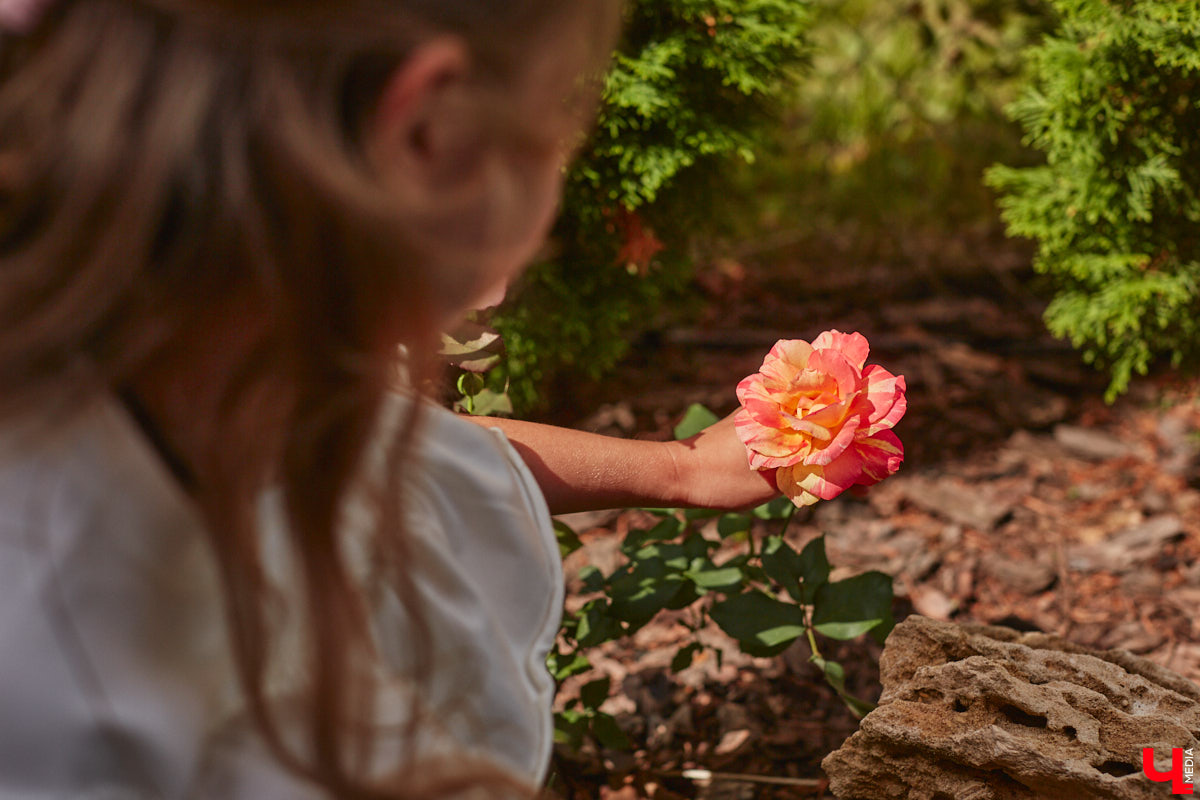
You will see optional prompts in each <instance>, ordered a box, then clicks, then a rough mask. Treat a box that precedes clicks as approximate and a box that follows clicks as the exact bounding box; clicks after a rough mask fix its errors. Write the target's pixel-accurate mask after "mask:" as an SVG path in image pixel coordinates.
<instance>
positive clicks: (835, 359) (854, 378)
mask: <svg viewBox="0 0 1200 800" xmlns="http://www.w3.org/2000/svg"><path fill="white" fill-rule="evenodd" d="M805 371H806V372H808V371H813V372H823V373H825V374H826V375H828V376H829V377H830V378H832V379H833V380H834V381H836V382H837V393H838V399H842V398H849V397H852V396H853V395H855V394H857V393H858V392H859V391H860V390H861V389H862V387H863V379H862V371H861V370H859V368H858V367H856V366H855V365H854V364H852V363H850V360H849V359H847V358H846V356H845V354H843V353H839V352H838V351H837V350H814V351H813V354H812V357H811V358H809V359H808V369H807V370H805Z"/></svg>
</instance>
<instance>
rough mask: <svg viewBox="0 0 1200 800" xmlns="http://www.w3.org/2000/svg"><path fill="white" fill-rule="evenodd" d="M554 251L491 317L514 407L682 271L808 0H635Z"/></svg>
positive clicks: (621, 333)
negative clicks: (504, 353) (504, 349)
mask: <svg viewBox="0 0 1200 800" xmlns="http://www.w3.org/2000/svg"><path fill="white" fill-rule="evenodd" d="M628 14H629V19H628V21H627V28H626V34H625V39H624V43H623V45H622V47H621V50H620V53H619V55H618V56H617V58H616V60H615V62H614V64H613V66H612V69H611V70H610V72H609V74H608V76H607V78H606V80H605V85H604V94H603V101H602V108H601V111H600V116H599V120H598V122H597V125H596V129H595V131H594V135H593V136H592V139H591V142H590V144H589V146H588V147H587V148H585V150H584V152H583V154H582V157H581V158H580V159H579V160H578V161H577V162H576V164H575V165H574V167H573V170H572V172H571V174H570V177H569V180H568V183H567V189H566V194H565V199H564V208H563V213H562V216H561V219H560V220H559V222H558V224H557V227H556V230H555V234H554V237H553V243H554V246H555V248H556V249H555V251H554V253H553V255H552V256H551V257H549V258H547V259H545V260H543V261H542V262H541V263H538V264H536V265H535V266H534V267H533V268H532V269H531V270H530V272H529V273H528V274H527V276H526V278H525V279H524V280H523V281H522V283H521V284H520V285H519V286H518V287H516V288H515V291H514V292H513V297H512V299H511V300H510V301H509V302H508V303H507V304H506V305H505V306H504V307H503V308H502V309H501V311H500V312H499V313H498V314H497V315H496V317H495V324H496V325H497V327H498V328H499V329H500V330H501V331H502V332H503V334H504V339H505V342H506V346H507V364H506V365H505V367H503V368H502V371H503V378H501V377H498V376H496V375H493V376H491V381H492V383H493V385H495V383H496V382H497V381H498V380H503V379H510V380H511V385H510V387H509V388H510V392H511V394H512V396H513V399H514V400H515V401H516V403H517V406H518V407H519V408H520V407H524V408H529V407H530V406H532V405H534V404H535V402H536V400H537V397H538V393H539V391H541V390H542V389H544V388H545V387H546V386H547V385H549V382H550V381H552V380H553V379H554V378H555V377H556V376H557V375H560V374H562V373H563V372H564V371H569V372H572V373H575V374H582V375H584V376H590V377H598V376H599V375H600V374H602V372H603V371H604V370H606V369H607V368H609V367H610V366H611V365H612V364H613V363H615V361H616V360H617V359H619V358H620V357H621V355H623V354H624V353H625V352H626V350H627V348H628V345H629V343H630V341H631V339H632V338H633V337H634V336H635V335H636V334H637V333H639V332H640V331H642V330H644V329H645V328H646V327H647V326H648V325H649V324H650V322H651V321H652V319H653V316H654V315H655V313H656V309H658V308H660V307H661V306H662V305H663V304H664V302H665V300H666V299H668V298H676V297H678V296H679V293H680V290H681V288H682V287H683V286H685V285H686V283H687V279H688V277H689V274H690V268H691V263H690V259H689V244H690V242H691V241H692V236H693V234H694V233H695V232H696V231H698V230H704V229H706V228H711V226H712V219H713V216H714V213H715V212H714V202H713V199H712V198H714V197H717V196H719V195H720V187H721V186H722V185H723V182H724V181H725V179H726V177H727V176H726V175H725V172H726V170H727V168H728V165H729V163H730V161H731V159H732V160H742V161H748V160H751V159H753V158H754V155H755V153H756V151H757V150H758V149H759V148H760V147H761V146H762V142H763V140H764V135H765V134H764V132H765V131H766V130H768V128H769V125H770V123H771V121H772V120H773V119H774V118H775V117H776V116H777V113H778V110H779V109H780V108H781V107H782V105H783V103H782V98H783V97H784V96H785V94H786V92H787V90H788V89H789V87H790V86H791V85H792V83H793V77H794V72H795V70H796V68H797V67H798V66H800V65H801V64H802V62H803V60H804V57H805V53H806V46H805V42H806V39H805V31H806V29H807V26H808V22H809V10H808V0H636V2H633V3H632V4H631V7H630V9H629V12H628Z"/></svg>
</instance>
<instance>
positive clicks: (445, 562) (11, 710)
mask: <svg viewBox="0 0 1200 800" xmlns="http://www.w3.org/2000/svg"><path fill="white" fill-rule="evenodd" d="M417 450H418V458H419V465H420V466H419V468H418V469H417V470H415V472H416V474H417V477H416V479H415V480H414V481H413V484H412V487H411V492H412V494H411V497H409V499H408V505H409V530H410V533H411V535H412V536H413V537H414V551H413V555H412V558H413V562H412V563H413V565H414V568H416V573H415V574H416V576H417V589H418V591H419V593H420V598H421V603H422V607H423V608H424V609H425V610H426V614H427V616H428V619H429V623H430V629H431V630H432V631H433V632H434V637H435V639H434V642H433V652H434V657H435V662H434V663H435V664H436V665H438V666H437V669H436V672H435V675H434V679H433V681H432V686H431V687H429V688H428V689H427V690H425V691H424V692H423V694H422V700H424V701H425V702H427V703H428V704H430V705H433V706H435V707H439V708H445V709H448V710H447V711H446V712H445V713H443V714H442V715H441V716H440V717H439V718H438V726H437V730H424V731H423V734H422V735H423V736H424V735H428V737H429V741H428V742H425V743H423V747H425V748H426V749H427V750H429V751H430V752H442V753H452V752H457V751H460V750H461V751H462V752H469V753H471V754H473V755H477V756H482V757H484V758H487V759H490V760H492V761H493V762H494V763H496V764H497V765H499V766H502V767H505V768H507V769H509V770H511V771H513V772H515V773H516V774H517V775H519V776H521V777H523V778H525V779H527V780H529V781H532V782H535V783H536V782H540V781H541V780H542V778H543V777H544V772H545V769H546V765H547V762H548V760H549V753H550V747H551V742H552V735H553V729H552V724H551V716H550V706H551V701H552V695H553V691H554V686H553V681H552V680H551V678H550V676H549V675H548V673H547V670H546V667H545V657H546V654H547V652H548V651H549V649H550V647H551V646H552V644H553V641H554V636H555V633H556V630H557V627H558V623H559V614H560V612H561V608H562V592H563V588H562V587H563V582H562V574H561V570H562V567H561V563H560V561H559V557H558V551H557V547H556V545H555V541H554V534H553V530H552V528H551V526H550V518H549V513H548V511H547V509H546V505H545V501H544V500H543V498H542V496H541V494H540V492H539V490H538V488H537V485H536V484H535V483H534V480H533V477H532V475H530V473H529V471H528V469H527V468H526V467H525V465H524V463H523V462H522V461H521V460H520V458H519V457H518V456H517V454H516V453H515V451H514V450H513V449H512V447H511V446H510V445H509V444H508V442H507V440H506V439H504V437H503V435H502V434H500V432H499V431H496V430H485V429H483V428H480V427H478V426H476V425H473V424H471V423H469V422H465V421H463V420H460V419H456V418H455V417H454V415H452V414H450V413H449V412H445V411H443V410H441V409H430V411H429V413H428V414H426V415H425V423H424V427H423V429H422V435H421V436H420V438H419V445H418V448H417ZM274 505H275V503H274V502H273V501H272V498H270V497H267V498H265V499H264V503H263V516H264V520H265V524H266V527H267V528H268V529H269V528H270V527H271V526H272V525H277V524H278V523H277V519H278V517H277V515H276V514H275V512H274V510H273V508H274ZM220 598H221V594H220V586H219V584H218V580H217V575H216V570H215V566H214V565H213V563H212V560H211V557H210V555H209V551H208V548H207V544H206V542H205V539H204V534H203V531H202V529H201V527H200V523H199V520H198V516H197V513H196V512H195V510H194V508H193V507H192V505H191V504H190V503H189V501H188V499H187V498H186V496H185V495H184V494H183V493H182V491H181V490H180V489H179V487H178V485H177V484H176V483H175V482H174V480H173V479H172V477H171V475H170V473H169V472H168V471H167V470H166V469H165V468H164V467H163V465H162V463H161V461H160V459H159V458H158V456H157V454H156V453H155V452H154V450H153V449H152V447H151V446H150V445H149V443H148V442H147V441H146V439H145V438H144V436H143V435H142V433H141V431H140V429H139V428H138V427H137V426H136V424H135V423H134V422H133V421H132V420H131V419H130V417H129V416H128V415H127V413H126V412H125V410H124V408H123V407H122V406H120V405H119V404H118V403H116V402H115V401H101V402H97V403H96V404H95V405H93V406H92V407H90V408H89V409H87V410H86V411H85V412H83V413H81V414H79V415H77V416H75V417H73V418H72V419H71V420H70V421H69V422H67V423H66V424H65V425H59V426H58V427H57V428H56V429H54V430H53V432H52V433H47V432H46V431H45V430H42V431H40V432H38V431H33V432H31V430H30V429H27V428H26V427H23V426H22V427H18V426H16V425H13V424H9V425H8V426H7V427H6V428H5V429H3V430H0V800H26V799H28V800H76V799H77V798H79V799H83V800H123V799H124V798H138V799H139V800H141V799H142V798H156V799H157V798H180V799H181V800H182V799H184V798H186V799H188V800H190V799H192V798H196V800H218V798H219V799H220V800H274V798H287V800H293V799H296V800H302V799H304V798H316V797H322V796H323V795H321V794H320V793H318V792H316V791H315V790H314V789H313V788H312V787H310V786H308V785H305V784H301V783H300V782H298V781H296V780H294V779H293V778H292V777H291V776H290V774H288V773H286V772H285V771H284V770H283V769H282V768H280V767H279V766H277V765H276V763H275V762H274V760H273V759H272V758H271V757H270V756H269V755H268V754H267V752H266V749H265V746H264V745H263V744H262V743H261V741H259V739H258V737H257V735H256V734H255V732H254V728H253V726H252V725H251V723H250V722H249V719H248V717H247V716H246V714H245V713H244V708H243V706H242V703H241V701H240V698H239V692H238V691H237V688H236V682H235V680H234V677H233V662H232V658H231V655H230V652H229V648H228V644H227V642H226V638H225V633H224V625H225V623H224V617H223V612H222V606H221V599H220ZM377 599H378V604H377V609H376V610H377V613H376V617H375V622H376V625H377V632H378V634H379V637H380V639H381V641H382V642H383V644H384V649H385V652H387V653H388V655H389V657H390V659H391V662H392V663H394V664H395V665H396V667H397V669H398V670H400V672H402V671H403V668H404V667H403V665H404V663H405V647H404V642H405V631H406V625H407V622H406V618H405V615H404V614H403V612H402V611H401V610H400V607H399V605H398V603H397V602H396V601H395V600H394V598H391V599H389V595H388V594H387V593H383V595H382V596H380V597H379V598H377ZM281 662H282V663H283V664H284V667H285V670H284V673H285V674H282V675H280V676H273V678H272V683H271V684H270V685H271V686H272V687H275V688H273V689H272V696H273V697H275V696H276V695H277V696H278V698H279V699H280V700H281V702H285V701H286V694H287V689H286V687H287V685H288V681H289V677H288V676H287V675H286V666H287V659H286V658H283V659H281ZM293 677H294V676H293ZM276 689H277V690H278V691H276ZM399 707H400V708H408V706H407V705H406V704H405V703H400V704H399Z"/></svg>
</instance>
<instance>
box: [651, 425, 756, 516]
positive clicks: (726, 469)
mask: <svg viewBox="0 0 1200 800" xmlns="http://www.w3.org/2000/svg"><path fill="white" fill-rule="evenodd" d="M666 446H667V447H668V448H669V449H670V451H671V454H672V458H673V459H674V461H675V467H676V478H675V483H676V487H675V492H673V493H674V494H676V495H677V496H678V497H679V503H678V504H679V505H683V506H692V507H697V508H720V509H737V510H740V509H749V508H754V507H755V506H759V505H762V504H763V503H765V502H767V501H768V500H772V499H774V498H775V497H778V496H779V489H778V488H777V487H776V485H775V470H767V471H763V472H759V471H758V470H754V469H751V468H750V463H749V460H748V458H747V456H746V446H745V445H743V444H742V441H741V439H739V438H738V436H737V432H736V430H735V429H734V425H733V415H732V414H730V415H729V416H728V417H726V418H725V419H723V420H721V421H720V422H718V423H716V424H714V425H711V426H709V427H708V428H705V429H704V430H702V431H700V433H698V434H696V435H695V436H692V437H691V438H689V439H683V440H681V441H678V442H667V443H666Z"/></svg>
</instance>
